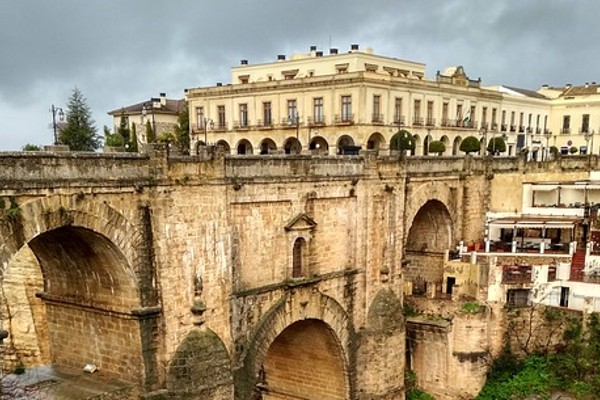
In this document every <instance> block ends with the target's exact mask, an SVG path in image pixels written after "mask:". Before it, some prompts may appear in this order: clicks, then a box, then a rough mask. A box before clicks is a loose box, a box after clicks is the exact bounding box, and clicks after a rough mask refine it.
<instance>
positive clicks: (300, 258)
mask: <svg viewBox="0 0 600 400" xmlns="http://www.w3.org/2000/svg"><path fill="white" fill-rule="evenodd" d="M306 256H307V245H306V240H304V238H298V239H296V240H295V241H294V247H293V249H292V278H301V277H303V276H305V275H306Z"/></svg>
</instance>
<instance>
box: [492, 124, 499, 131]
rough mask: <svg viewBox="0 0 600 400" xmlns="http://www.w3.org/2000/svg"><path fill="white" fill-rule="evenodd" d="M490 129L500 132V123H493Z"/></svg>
mask: <svg viewBox="0 0 600 400" xmlns="http://www.w3.org/2000/svg"><path fill="white" fill-rule="evenodd" d="M490 131H492V132H498V124H496V123H492V125H491V127H490Z"/></svg>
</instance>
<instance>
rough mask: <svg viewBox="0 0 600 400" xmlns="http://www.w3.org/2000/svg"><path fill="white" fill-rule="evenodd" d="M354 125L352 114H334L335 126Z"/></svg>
mask: <svg viewBox="0 0 600 400" xmlns="http://www.w3.org/2000/svg"><path fill="white" fill-rule="evenodd" d="M353 123H354V114H336V115H335V124H336V125H352V124H353Z"/></svg>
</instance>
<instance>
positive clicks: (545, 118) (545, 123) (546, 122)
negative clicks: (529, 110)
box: [544, 115, 548, 133]
mask: <svg viewBox="0 0 600 400" xmlns="http://www.w3.org/2000/svg"><path fill="white" fill-rule="evenodd" d="M547 126H548V116H547V115H544V133H546V129H547Z"/></svg>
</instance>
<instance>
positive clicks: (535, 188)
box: [531, 185, 559, 192]
mask: <svg viewBox="0 0 600 400" xmlns="http://www.w3.org/2000/svg"><path fill="white" fill-rule="evenodd" d="M558 187H559V185H532V186H531V188H532V189H533V191H534V192H548V191H550V190H556V189H558Z"/></svg>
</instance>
